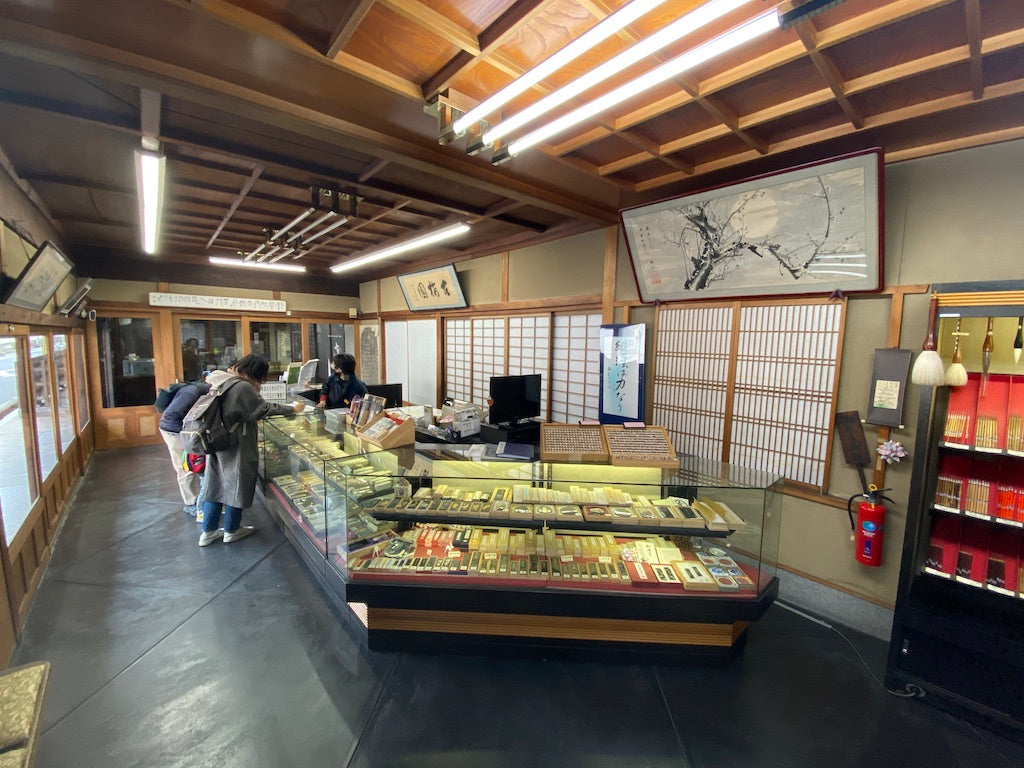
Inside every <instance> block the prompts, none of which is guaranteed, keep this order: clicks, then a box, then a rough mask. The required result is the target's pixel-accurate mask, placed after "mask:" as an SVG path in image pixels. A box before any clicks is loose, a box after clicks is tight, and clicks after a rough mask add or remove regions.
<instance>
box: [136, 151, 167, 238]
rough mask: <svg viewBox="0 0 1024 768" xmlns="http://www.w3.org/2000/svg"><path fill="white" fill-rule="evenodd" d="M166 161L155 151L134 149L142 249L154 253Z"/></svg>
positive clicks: (161, 206) (161, 205)
mask: <svg viewBox="0 0 1024 768" xmlns="http://www.w3.org/2000/svg"><path fill="white" fill-rule="evenodd" d="M166 163H167V161H166V159H165V158H164V156H163V155H159V154H157V153H155V152H145V151H143V150H141V149H137V150H135V183H136V185H137V186H138V195H139V224H140V226H141V227H142V250H144V251H145V252H146V253H156V245H157V240H158V239H159V238H158V235H159V232H160V218H161V212H162V211H161V209H162V208H163V197H164V167H165V165H166Z"/></svg>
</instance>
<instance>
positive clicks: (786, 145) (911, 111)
mask: <svg viewBox="0 0 1024 768" xmlns="http://www.w3.org/2000/svg"><path fill="white" fill-rule="evenodd" d="M1021 94H1024V79H1020V80H1013V81H1010V82H1007V83H1000V84H999V85H996V86H992V87H991V88H986V89H985V95H984V96H983V97H982V99H981V101H985V102H988V101H995V100H996V99H999V98H1004V97H1010V96H1019V95H1021ZM976 101H978V100H977V99H975V98H974V96H973V94H972V93H971V92H970V91H966V92H963V93H959V94H954V95H952V96H944V97H942V98H940V99H935V100H933V101H929V102H924V103H920V104H913V105H910V106H908V107H901V108H899V109H894V110H891V111H889V112H885V113H882V114H878V115H873V116H871V117H869V118H868V119H867V120H866V121H865V126H864V127H865V128H866V129H871V128H880V127H883V126H886V125H894V124H896V123H900V122H903V121H906V120H911V119H917V118H922V117H929V116H932V115H937V114H940V113H942V112H947V111H949V110H953V109H958V108H960V107H964V106H967V105H970V104H972V103H974V102H976ZM855 130H856V129H854V128H853V126H851V125H848V124H845V123H844V124H842V125H837V126H833V127H831V128H824V129H821V130H819V131H814V132H811V133H804V134H801V135H799V136H795V137H793V138H791V139H788V140H786V141H781V142H778V143H776V144H773V145H772V149H771V153H770V154H772V155H777V154H782V153H783V152H789V151H791V150H794V149H800V148H801V147H807V146H811V145H813V144H817V143H820V142H823V141H829V140H832V139H837V138H841V137H843V136H847V135H849V134H851V133H853V132H854V131H855ZM755 159H757V156H756V155H754V154H752V153H751V152H744V153H735V154H733V155H729V156H727V157H723V158H720V159H718V160H715V161H714V162H711V163H705V164H703V165H699V166H698V167H697V169H696V172H697V173H700V174H703V173H711V172H713V171H719V170H722V169H723V168H730V167H734V166H736V165H739V164H741V163H745V162H749V161H751V160H755ZM683 178H684V177H683V176H682V175H680V174H666V175H665V176H662V177H659V178H652V179H648V180H646V181H644V182H641V183H639V184H637V185H635V189H636V191H638V192H643V191H646V190H649V189H657V188H658V187H660V186H664V185H665V184H671V183H673V182H677V181H681V180H682V179H683Z"/></svg>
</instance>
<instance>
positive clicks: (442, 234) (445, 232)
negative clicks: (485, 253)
mask: <svg viewBox="0 0 1024 768" xmlns="http://www.w3.org/2000/svg"><path fill="white" fill-rule="evenodd" d="M468 231H469V224H462V223H460V224H452V225H451V226H447V227H443V228H441V229H438V230H435V231H433V232H428V233H427V234H425V235H420V236H419V237H414V238H412V239H411V240H406V241H404V242H401V243H396V244H395V245H390V246H388V247H386V248H382V249H380V250H377V251H370V252H369V253H367V254H365V255H363V256H358V257H356V258H354V259H350V260H349V261H343V262H341V263H340V264H335V265H334V266H333V267H331V272H334V273H338V272H344V271H345V270H348V269H355V268H356V267H361V266H363V265H364V264H370V263H371V262H374V261H380V260H381V259H386V258H388V257H389V256H397V255H398V254H400V253H406V252H407V251H413V250H416V249H417V248H423V247H424V246H427V245H433V244H434V243H439V242H442V241H444V240H450V239H451V238H453V237H458V236H459V235H462V234H465V233H466V232H468Z"/></svg>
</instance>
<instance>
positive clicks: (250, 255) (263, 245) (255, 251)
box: [245, 243, 267, 261]
mask: <svg viewBox="0 0 1024 768" xmlns="http://www.w3.org/2000/svg"><path fill="white" fill-rule="evenodd" d="M266 247H267V244H266V243H260V245H259V247H258V248H254V249H253V250H251V251H249V253H248V254H246V256H245V260H246V261H249V259H252V258H254V257H256V256H259V255H260V252H261V251H262V250H263V249H264V248H266Z"/></svg>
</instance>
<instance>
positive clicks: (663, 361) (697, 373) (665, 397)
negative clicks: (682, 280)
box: [652, 307, 733, 461]
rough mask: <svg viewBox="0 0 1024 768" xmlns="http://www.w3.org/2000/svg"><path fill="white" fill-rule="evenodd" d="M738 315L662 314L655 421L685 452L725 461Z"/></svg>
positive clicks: (704, 310)
mask: <svg viewBox="0 0 1024 768" xmlns="http://www.w3.org/2000/svg"><path fill="white" fill-rule="evenodd" d="M732 315H733V310H732V308H731V307H693V308H689V307H684V308H681V309H669V310H663V311H661V312H659V313H658V331H657V333H656V334H655V342H654V343H655V350H656V352H655V355H656V358H657V362H656V365H655V372H654V393H653V408H652V418H653V420H654V423H655V424H660V425H661V426H663V427H665V428H666V429H667V430H668V432H669V434H670V435H671V436H672V440H673V442H674V443H675V448H676V451H678V452H679V453H687V454H692V455H695V456H702V457H704V458H707V459H715V460H716V461H721V460H722V447H723V436H724V432H725V412H726V405H727V402H726V401H727V396H728V387H729V368H730V361H729V347H730V344H731V342H732Z"/></svg>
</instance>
